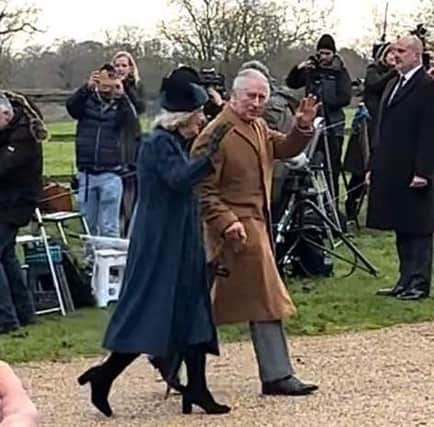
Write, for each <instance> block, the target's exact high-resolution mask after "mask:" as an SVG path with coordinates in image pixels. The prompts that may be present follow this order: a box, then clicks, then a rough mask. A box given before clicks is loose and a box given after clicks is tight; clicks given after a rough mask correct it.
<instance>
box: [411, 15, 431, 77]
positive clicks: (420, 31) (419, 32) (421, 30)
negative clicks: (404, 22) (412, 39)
mask: <svg viewBox="0 0 434 427" xmlns="http://www.w3.org/2000/svg"><path fill="white" fill-rule="evenodd" d="M410 34H411V35H413V36H416V37H417V38H418V39H419V40H420V41H421V42H422V44H423V54H422V60H423V66H424V67H425V68H426V69H427V70H428V69H429V68H431V55H430V54H429V52H428V50H427V46H426V38H427V35H428V30H427V29H426V28H425V26H424V24H418V25H417V26H416V29H415V30H412V31H410Z"/></svg>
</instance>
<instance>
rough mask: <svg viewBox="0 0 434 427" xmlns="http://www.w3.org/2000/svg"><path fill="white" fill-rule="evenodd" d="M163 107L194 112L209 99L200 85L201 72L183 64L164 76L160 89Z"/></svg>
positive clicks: (173, 110)
mask: <svg viewBox="0 0 434 427" xmlns="http://www.w3.org/2000/svg"><path fill="white" fill-rule="evenodd" d="M160 101H161V107H162V108H164V109H165V110H167V111H171V112H192V111H195V110H197V109H198V108H200V107H202V106H203V105H205V104H206V102H207V101H208V94H207V92H206V90H205V89H204V88H203V87H202V86H200V78H199V74H198V73H197V72H196V70H194V69H193V68H191V67H187V66H181V67H179V68H177V69H176V70H174V71H172V73H171V74H170V75H169V76H168V77H164V78H163V82H162V84H161V89H160Z"/></svg>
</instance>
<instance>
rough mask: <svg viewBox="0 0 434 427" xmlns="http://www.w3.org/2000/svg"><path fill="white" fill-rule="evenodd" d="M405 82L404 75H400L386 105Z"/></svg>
mask: <svg viewBox="0 0 434 427" xmlns="http://www.w3.org/2000/svg"><path fill="white" fill-rule="evenodd" d="M404 83H405V76H401V77H400V78H399V80H398V84H397V85H396V86H395V89H393V92H392V94H391V95H390V98H389V102H388V105H390V104H391V102H392V101H393V99H394V98H395V97H396V95H397V94H398V93H399V92H400V91H401V89H402V88H403V86H404Z"/></svg>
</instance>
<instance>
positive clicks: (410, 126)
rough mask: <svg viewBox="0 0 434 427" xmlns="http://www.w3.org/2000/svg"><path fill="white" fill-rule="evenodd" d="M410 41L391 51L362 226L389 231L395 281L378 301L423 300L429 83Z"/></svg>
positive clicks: (433, 202)
mask: <svg viewBox="0 0 434 427" xmlns="http://www.w3.org/2000/svg"><path fill="white" fill-rule="evenodd" d="M422 53H423V46H422V43H421V42H420V40H419V39H418V38H417V37H415V36H407V37H402V38H401V39H400V40H399V41H398V42H397V43H396V46H395V58H396V68H397V70H398V72H399V75H398V76H397V77H396V78H394V79H392V80H391V81H390V82H389V84H388V85H387V87H386V89H385V91H384V94H383V97H382V100H381V105H380V112H379V119H378V126H377V129H376V133H375V138H374V147H373V153H372V159H371V167H370V172H369V181H370V194H369V206H368V226H369V227H372V228H377V229H381V230H394V231H395V233H396V246H397V252H398V257H399V272H400V277H399V280H398V281H397V283H396V284H395V286H394V287H393V288H391V289H380V290H379V291H378V292H377V293H378V294H379V295H390V296H394V297H396V298H398V299H401V300H419V299H422V298H427V297H428V296H429V293H430V286H431V269H432V250H433V232H434V190H433V178H434V117H433V115H432V107H433V105H434V81H433V80H432V79H431V78H429V76H428V75H427V73H426V71H425V70H424V68H423V66H422Z"/></svg>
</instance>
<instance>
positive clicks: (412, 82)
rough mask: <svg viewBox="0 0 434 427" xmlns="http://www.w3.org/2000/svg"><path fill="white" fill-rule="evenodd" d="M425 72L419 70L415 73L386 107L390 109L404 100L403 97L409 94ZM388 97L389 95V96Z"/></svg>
mask: <svg viewBox="0 0 434 427" xmlns="http://www.w3.org/2000/svg"><path fill="white" fill-rule="evenodd" d="M424 73H425V70H424V69H423V68H421V69H420V70H418V71H417V72H416V74H415V75H414V76H413V77H412V78H411V79H410V81H409V82H407V83H406V84H405V85H404V87H403V88H402V89H401V90H400V91H399V92H398V93H397V94H396V95H395V96H394V97H393V99H392V102H391V103H390V104H389V105H388V108H392V107H393V106H394V105H396V104H398V103H400V102H401V101H403V100H404V99H405V97H406V96H407V95H408V94H409V93H411V91H412V90H413V88H414V86H415V85H416V83H417V82H418V81H419V79H420V78H421V77H423V75H424ZM389 96H390V94H389Z"/></svg>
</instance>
